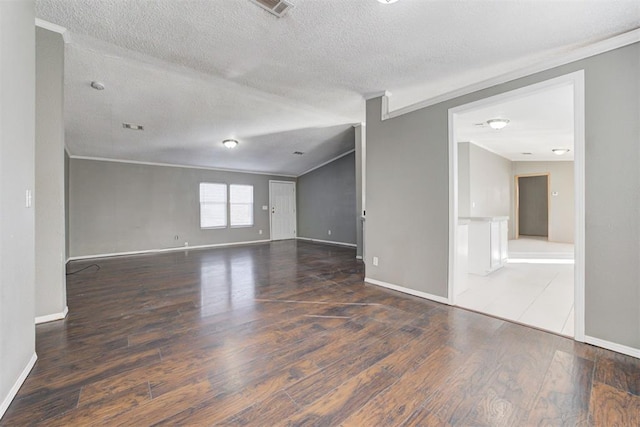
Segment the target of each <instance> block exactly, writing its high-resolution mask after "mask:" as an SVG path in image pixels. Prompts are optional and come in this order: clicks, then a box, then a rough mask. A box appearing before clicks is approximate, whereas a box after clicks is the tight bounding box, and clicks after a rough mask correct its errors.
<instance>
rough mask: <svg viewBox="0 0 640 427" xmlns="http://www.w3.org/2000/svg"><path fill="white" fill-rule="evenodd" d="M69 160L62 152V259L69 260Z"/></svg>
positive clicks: (65, 152) (65, 151)
mask: <svg viewBox="0 0 640 427" xmlns="http://www.w3.org/2000/svg"><path fill="white" fill-rule="evenodd" d="M70 162H71V159H70V158H69V154H68V153H67V150H64V259H65V262H66V261H67V260H68V259H69V163H70Z"/></svg>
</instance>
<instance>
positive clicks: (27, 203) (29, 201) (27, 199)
mask: <svg viewBox="0 0 640 427" xmlns="http://www.w3.org/2000/svg"><path fill="white" fill-rule="evenodd" d="M31 204H32V196H31V190H27V192H26V194H25V200H24V207H25V208H30V207H31Z"/></svg>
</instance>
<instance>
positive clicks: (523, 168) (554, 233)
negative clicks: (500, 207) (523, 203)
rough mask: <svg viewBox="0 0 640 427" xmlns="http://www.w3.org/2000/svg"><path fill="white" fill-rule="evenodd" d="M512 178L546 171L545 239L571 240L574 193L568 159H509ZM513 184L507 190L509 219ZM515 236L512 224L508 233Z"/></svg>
mask: <svg viewBox="0 0 640 427" xmlns="http://www.w3.org/2000/svg"><path fill="white" fill-rule="evenodd" d="M512 170H513V177H514V181H513V182H514V183H515V177H516V176H517V175H527V174H535V173H548V174H550V177H549V179H550V187H551V189H550V190H551V192H552V193H554V192H556V193H558V195H557V196H553V195H552V196H551V200H550V205H549V240H550V241H552V242H562V243H573V239H574V232H575V195H574V191H575V190H574V189H575V184H574V172H573V162H572V161H562V162H513V163H512ZM515 197H516V196H515V185H514V186H513V191H512V193H511V209H512V215H511V217H512V218H515V203H516V200H515ZM509 235H510V236H511V238H514V237H515V227H512V229H511V230H510V232H509Z"/></svg>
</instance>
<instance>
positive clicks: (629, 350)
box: [584, 335, 640, 359]
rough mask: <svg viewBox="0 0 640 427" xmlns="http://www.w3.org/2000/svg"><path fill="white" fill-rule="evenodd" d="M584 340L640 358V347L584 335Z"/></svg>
mask: <svg viewBox="0 0 640 427" xmlns="http://www.w3.org/2000/svg"><path fill="white" fill-rule="evenodd" d="M584 342H586V343H587V344H592V345H596V346H598V347H602V348H606V349H607V350H611V351H615V352H617V353H622V354H626V355H627V356H631V357H636V358H638V359H640V349H638V348H633V347H628V346H626V345H622V344H616V343H614V342H611V341H606V340H603V339H600V338H595V337H590V336H588V335H585V337H584Z"/></svg>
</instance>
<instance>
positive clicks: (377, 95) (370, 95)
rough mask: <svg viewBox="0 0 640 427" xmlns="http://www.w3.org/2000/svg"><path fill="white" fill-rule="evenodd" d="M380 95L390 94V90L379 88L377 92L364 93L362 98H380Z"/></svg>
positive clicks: (366, 99)
mask: <svg viewBox="0 0 640 427" xmlns="http://www.w3.org/2000/svg"><path fill="white" fill-rule="evenodd" d="M381 96H391V92H389V91H388V90H379V91H378V92H372V93H366V94H365V95H364V99H365V101H368V100H370V99H376V98H380V97H381Z"/></svg>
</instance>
